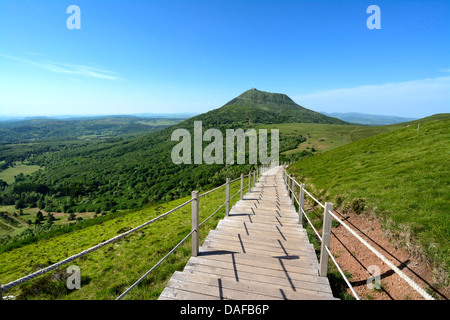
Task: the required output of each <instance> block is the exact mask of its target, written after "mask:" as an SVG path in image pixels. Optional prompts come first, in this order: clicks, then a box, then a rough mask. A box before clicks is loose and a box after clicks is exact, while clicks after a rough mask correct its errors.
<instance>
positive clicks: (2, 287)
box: [0, 168, 260, 300]
mask: <svg viewBox="0 0 450 320" xmlns="http://www.w3.org/2000/svg"><path fill="white" fill-rule="evenodd" d="M259 169H260V168H258V169H257V170H256V172H249V173H248V174H247V175H245V176H244V175H243V174H241V176H240V177H239V178H236V179H234V180H231V181H230V180H229V179H228V178H227V182H226V183H224V184H222V185H220V186H218V187H216V188H214V189H212V190H209V191H207V192H205V193H202V194H199V195H198V198H197V199H195V198H194V197H193V198H191V199H189V200H187V201H185V202H183V203H182V204H180V205H178V206H177V207H175V208H172V209H170V210H169V211H167V212H165V213H163V214H161V215H159V216H157V217H155V218H153V219H151V220H149V221H147V222H145V223H143V224H141V225H139V226H137V227H135V228H133V229H131V230H128V231H126V232H123V233H121V234H119V235H117V236H115V237H113V238H111V239H109V240H106V241H104V242H102V243H100V244H97V245H95V246H92V247H90V248H88V249H86V250H84V251H82V252H80V253H77V254H75V255H72V256H70V257H68V258H66V259H64V260H61V261H59V262H57V263H54V264H52V265H50V266H48V267H45V268H42V269H40V270H38V271H36V272H33V273H31V274H28V275H26V276H24V277H21V278H19V279H17V280H14V281H11V282H9V283H7V284H5V285H1V283H0V300H1V299H2V298H3V295H2V293H3V292H5V291H7V290H10V289H11V288H13V287H15V286H18V285H20V284H22V283H24V282H27V281H30V280H32V279H34V278H36V277H39V276H41V275H43V274H45V273H47V272H50V271H52V270H54V269H56V268H59V267H61V266H63V265H66V264H68V263H69V262H71V261H74V260H76V259H78V258H81V257H83V256H84V255H86V254H88V253H91V252H94V251H96V250H98V249H100V248H102V247H104V246H106V245H108V244H111V243H112V242H115V241H117V240H119V239H121V238H123V237H125V236H127V235H129V234H131V233H134V232H136V231H137V230H139V229H142V228H143V227H145V226H148V225H150V224H152V223H153V222H155V221H158V220H160V219H162V218H164V217H166V216H167V215H169V214H170V213H172V212H174V211H176V210H178V209H180V208H182V207H184V206H185V205H187V204H189V203H193V202H197V204H198V200H199V198H200V197H203V196H206V195H208V194H210V193H212V192H214V191H217V190H219V189H221V188H223V187H225V186H226V187H227V189H229V186H230V184H231V183H233V182H236V181H238V180H241V186H242V187H241V188H240V189H239V191H238V192H237V193H236V194H235V195H233V197H231V198H230V197H229V193H227V196H226V200H225V202H224V203H223V204H222V205H221V206H220V207H219V208H217V209H216V210H215V211H214V212H213V213H212V214H211V215H210V216H208V217H207V218H206V219H205V220H204V221H203V222H202V223H200V224H198V226H197V228H196V229H194V228H193V230H191V232H190V233H189V234H188V235H186V236H185V237H184V238H183V240H181V241H180V242H179V243H178V244H177V245H176V246H175V247H173V248H172V249H171V250H170V251H169V252H168V253H167V254H166V255H165V256H164V257H163V258H162V259H161V260H159V261H158V262H157V263H156V264H155V265H154V266H153V267H152V268H151V269H150V270H148V271H147V272H146V273H145V274H144V275H143V276H142V277H140V278H139V279H138V280H137V281H136V282H135V283H133V285H131V286H130V287H129V288H128V289H126V290H125V291H124V292H123V293H122V294H121V295H120V296H119V297H118V298H117V300H120V299H122V298H123V297H124V296H125V295H126V294H127V293H128V292H129V291H131V290H132V289H133V288H134V287H136V286H137V285H138V284H139V283H140V282H141V281H142V280H143V279H145V278H146V277H147V276H148V275H149V274H150V273H151V272H152V271H153V270H154V269H155V268H156V267H158V266H159V265H160V264H161V263H162V262H163V261H164V260H166V259H167V258H168V257H169V256H170V255H171V254H172V253H173V252H174V251H175V250H176V249H177V248H178V247H179V246H180V245H181V244H183V243H184V242H185V241H186V240H187V239H188V238H189V237H191V236H192V234H194V233H195V232H197V233H198V228H199V227H200V226H202V225H203V224H204V223H206V221H208V220H209V219H210V218H211V217H212V216H214V215H215V214H216V213H217V212H218V211H219V210H220V209H222V208H223V207H224V206H227V205H228V206H229V203H230V200H231V199H232V198H234V197H235V196H236V195H238V194H239V193H241V199H242V192H243V190H245V189H246V188H249V189H250V188H251V185H252V183H251V180H252V175H253V177H254V179H253V184H254V183H256V179H257V177H256V175H257V174H259ZM246 177H248V179H249V183H248V185H247V186H243V182H244V178H246ZM227 212H228V211H227ZM196 214H197V215H198V210H197V212H196ZM197 221H198V219H197Z"/></svg>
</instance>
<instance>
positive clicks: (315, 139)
mask: <svg viewBox="0 0 450 320" xmlns="http://www.w3.org/2000/svg"><path fill="white" fill-rule="evenodd" d="M256 129H267V130H270V129H279V130H280V134H288V135H289V134H291V135H302V136H303V137H305V138H306V141H305V142H302V143H300V144H299V145H298V146H297V148H295V149H291V150H289V151H285V154H292V153H296V152H299V151H302V150H307V151H308V150H312V149H313V148H314V150H316V151H317V152H324V151H328V150H331V149H334V148H337V147H340V146H343V145H346V144H348V143H350V142H355V141H358V140H361V139H364V138H367V137H370V136H373V135H376V134H380V133H384V132H389V131H392V130H395V129H397V127H396V126H359V125H335V124H319V123H283V124H273V125H261V126H258V127H256Z"/></svg>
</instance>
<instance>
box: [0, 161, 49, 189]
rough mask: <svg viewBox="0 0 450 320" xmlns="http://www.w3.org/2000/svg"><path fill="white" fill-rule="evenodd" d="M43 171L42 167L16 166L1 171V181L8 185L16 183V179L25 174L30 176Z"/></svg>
mask: <svg viewBox="0 0 450 320" xmlns="http://www.w3.org/2000/svg"><path fill="white" fill-rule="evenodd" d="M39 169H41V167H40V166H36V165H27V164H16V165H15V166H14V167H10V168H7V169H5V170H2V171H0V179H1V180H3V181H5V182H6V183H7V184H11V183H13V182H14V177H15V176H17V175H19V174H21V173H22V174H23V175H28V174H31V173H33V172H36V171H38V170H39Z"/></svg>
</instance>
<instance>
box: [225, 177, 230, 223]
mask: <svg viewBox="0 0 450 320" xmlns="http://www.w3.org/2000/svg"><path fill="white" fill-rule="evenodd" d="M225 193H226V194H225V202H226V204H225V216H226V217H228V214H229V213H230V178H227V185H226V191H225Z"/></svg>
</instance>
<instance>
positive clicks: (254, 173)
mask: <svg viewBox="0 0 450 320" xmlns="http://www.w3.org/2000/svg"><path fill="white" fill-rule="evenodd" d="M256 170H258V169H256ZM256 170H255V171H253V187H256Z"/></svg>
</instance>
